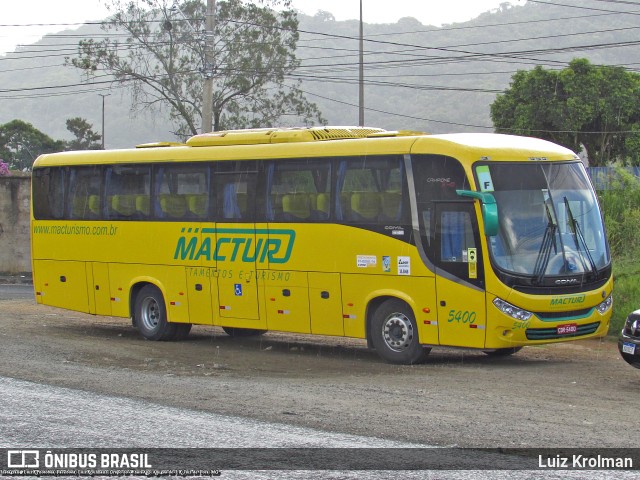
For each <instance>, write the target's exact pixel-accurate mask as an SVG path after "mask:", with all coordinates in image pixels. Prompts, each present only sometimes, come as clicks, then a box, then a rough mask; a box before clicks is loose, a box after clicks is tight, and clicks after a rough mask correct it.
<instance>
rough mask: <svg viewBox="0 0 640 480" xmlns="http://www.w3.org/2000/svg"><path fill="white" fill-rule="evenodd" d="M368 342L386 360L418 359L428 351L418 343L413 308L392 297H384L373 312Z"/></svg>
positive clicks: (422, 359)
mask: <svg viewBox="0 0 640 480" xmlns="http://www.w3.org/2000/svg"><path fill="white" fill-rule="evenodd" d="M371 342H372V343H373V346H374V348H375V349H376V352H377V353H378V355H380V357H382V358H383V359H384V360H386V361H387V362H389V363H398V364H404V365H413V364H414V363H420V362H422V361H424V359H425V357H426V355H427V353H429V351H430V349H429V348H426V347H423V346H422V345H420V343H419V340H418V328H417V325H416V319H415V316H414V314H413V311H412V310H411V308H410V307H409V306H408V305H407V304H406V303H405V302H403V301H401V300H396V299H391V300H386V301H385V302H384V303H382V304H381V305H380V306H379V307H378V308H377V309H376V310H375V312H374V313H373V317H372V318H371Z"/></svg>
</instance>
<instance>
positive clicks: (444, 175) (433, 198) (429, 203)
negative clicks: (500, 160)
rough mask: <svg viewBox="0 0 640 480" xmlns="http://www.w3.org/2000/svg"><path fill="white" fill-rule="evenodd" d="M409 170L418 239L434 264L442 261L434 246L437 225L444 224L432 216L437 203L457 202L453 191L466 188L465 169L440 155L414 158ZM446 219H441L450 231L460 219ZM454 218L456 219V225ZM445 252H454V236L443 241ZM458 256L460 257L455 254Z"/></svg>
mask: <svg viewBox="0 0 640 480" xmlns="http://www.w3.org/2000/svg"><path fill="white" fill-rule="evenodd" d="M412 170H413V176H414V184H415V189H416V192H415V195H416V203H417V208H418V221H419V223H420V225H419V228H420V240H421V242H422V246H423V249H424V252H425V254H426V255H427V258H428V259H429V260H430V261H431V262H433V263H437V262H438V261H441V258H442V257H441V254H442V253H443V252H441V251H438V250H437V249H436V248H435V246H434V239H435V235H436V232H435V229H434V225H435V224H436V222H438V223H439V224H442V223H443V220H442V219H440V220H437V217H436V216H435V204H436V202H443V201H451V202H456V201H459V200H460V197H459V196H458V194H457V193H456V189H467V188H468V185H469V183H468V181H467V177H466V174H465V172H464V169H463V168H462V165H461V164H460V162H458V161H457V160H456V159H454V158H451V157H445V156H442V155H413V156H412ZM448 216H449V217H448V218H447V219H445V220H444V222H445V224H448V225H449V226H448V227H447V228H448V229H449V231H450V232H453V231H454V230H455V229H456V226H455V225H456V224H459V222H460V220H459V219H460V217H459V214H458V213H455V214H454V213H453V212H451V213H449V214H448ZM456 219H458V221H457V223H456ZM446 242H448V246H447V247H446V248H447V249H448V250H445V252H444V253H447V254H451V255H453V249H454V248H457V247H456V245H455V244H454V243H452V242H454V236H453V233H451V235H450V236H449V238H448V239H446ZM458 256H459V255H458Z"/></svg>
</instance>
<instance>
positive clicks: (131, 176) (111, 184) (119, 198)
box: [105, 165, 151, 220]
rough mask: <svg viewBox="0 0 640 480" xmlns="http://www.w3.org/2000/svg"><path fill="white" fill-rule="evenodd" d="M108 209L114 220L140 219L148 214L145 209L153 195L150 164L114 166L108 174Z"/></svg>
mask: <svg viewBox="0 0 640 480" xmlns="http://www.w3.org/2000/svg"><path fill="white" fill-rule="evenodd" d="M105 193H106V195H105V198H106V210H107V216H108V218H110V219H113V220H138V219H141V218H145V217H146V216H148V213H147V212H146V211H145V208H147V207H146V205H148V203H149V202H150V200H149V199H150V197H151V167H150V166H144V165H140V166H136V165H126V166H120V165H118V166H112V167H109V168H108V169H107V176H106V192H105Z"/></svg>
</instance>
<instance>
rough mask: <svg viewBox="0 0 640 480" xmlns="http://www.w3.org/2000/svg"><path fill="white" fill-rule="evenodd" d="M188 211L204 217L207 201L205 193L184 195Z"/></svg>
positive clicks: (207, 205)
mask: <svg viewBox="0 0 640 480" xmlns="http://www.w3.org/2000/svg"><path fill="white" fill-rule="evenodd" d="M186 201H187V208H188V209H189V213H190V214H192V215H194V216H196V217H200V218H202V217H206V216H207V209H208V207H209V202H208V198H207V195H198V194H192V195H187V196H186Z"/></svg>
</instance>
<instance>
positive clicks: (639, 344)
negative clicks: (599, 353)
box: [618, 310, 640, 368]
mask: <svg viewBox="0 0 640 480" xmlns="http://www.w3.org/2000/svg"><path fill="white" fill-rule="evenodd" d="M618 350H620V355H622V358H624V359H625V361H626V362H627V363H628V364H629V365H633V366H634V367H636V368H640V310H636V311H635V312H632V313H630V314H629V316H628V317H627V321H626V322H625V324H624V328H623V329H622V333H621V334H620V338H619V339H618Z"/></svg>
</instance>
